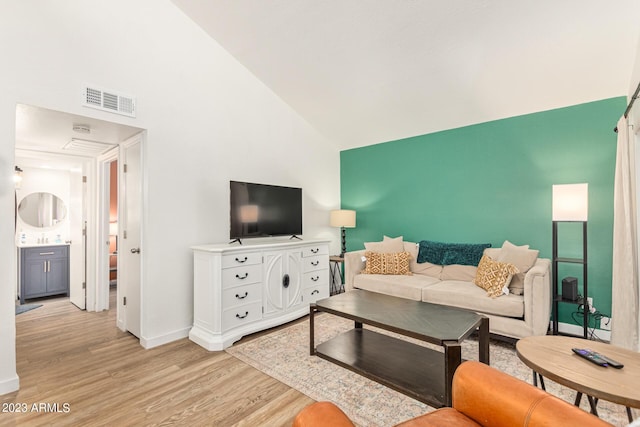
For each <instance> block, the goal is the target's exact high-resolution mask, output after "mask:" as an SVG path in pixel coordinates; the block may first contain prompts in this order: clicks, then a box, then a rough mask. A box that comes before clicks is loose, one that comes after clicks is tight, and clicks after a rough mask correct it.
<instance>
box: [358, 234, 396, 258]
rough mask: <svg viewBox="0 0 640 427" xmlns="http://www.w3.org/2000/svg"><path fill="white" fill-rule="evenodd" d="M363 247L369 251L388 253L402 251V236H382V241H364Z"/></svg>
mask: <svg viewBox="0 0 640 427" xmlns="http://www.w3.org/2000/svg"><path fill="white" fill-rule="evenodd" d="M364 248H365V250H367V251H371V252H377V253H382V254H390V253H397V252H402V251H404V244H403V242H402V236H400V237H396V238H395V239H392V238H390V237H387V236H384V240H382V242H365V243H364Z"/></svg>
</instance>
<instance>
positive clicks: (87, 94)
mask: <svg viewBox="0 0 640 427" xmlns="http://www.w3.org/2000/svg"><path fill="white" fill-rule="evenodd" d="M82 98H83V100H82V104H83V105H84V106H85V107H91V108H97V109H98V110H103V111H110V112H112V113H116V114H122V115H124V116H129V117H135V116H136V100H135V98H133V97H131V96H128V95H123V94H121V93H117V92H115V91H112V90H107V89H98V88H96V87H95V86H92V87H90V86H85V87H84V92H83V96H82Z"/></svg>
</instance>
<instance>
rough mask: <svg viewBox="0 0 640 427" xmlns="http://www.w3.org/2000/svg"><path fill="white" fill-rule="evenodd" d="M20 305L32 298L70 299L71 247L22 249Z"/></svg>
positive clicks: (40, 246)
mask: <svg viewBox="0 0 640 427" xmlns="http://www.w3.org/2000/svg"><path fill="white" fill-rule="evenodd" d="M19 272H20V278H19V279H20V304H24V301H25V300H27V299H31V298H39V297H46V296H51V295H69V245H66V244H65V245H49V246H47V245H36V246H23V247H21V248H20V259H19Z"/></svg>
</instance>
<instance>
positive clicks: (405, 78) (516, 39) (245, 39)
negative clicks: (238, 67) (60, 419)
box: [173, 0, 640, 148]
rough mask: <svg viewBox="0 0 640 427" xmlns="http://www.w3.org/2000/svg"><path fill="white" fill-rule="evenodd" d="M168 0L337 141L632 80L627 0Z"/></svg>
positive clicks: (624, 89)
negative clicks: (171, 0)
mask: <svg viewBox="0 0 640 427" xmlns="http://www.w3.org/2000/svg"><path fill="white" fill-rule="evenodd" d="M173 2H174V3H175V4H176V5H177V6H178V7H179V8H180V9H181V10H183V11H184V13H185V14H186V15H187V16H189V17H190V18H191V19H192V20H193V21H194V22H196V23H197V24H198V25H200V26H201V27H202V28H203V29H204V31H206V32H207V33H208V34H209V35H210V36H211V37H212V38H214V39H215V40H216V41H217V42H218V43H219V44H220V45H221V46H222V47H223V48H225V49H226V50H227V51H228V52H229V53H230V54H231V55H233V56H234V57H235V58H236V59H237V60H238V61H239V62H240V63H242V64H243V65H244V66H245V67H246V68H247V69H248V70H250V71H251V72H252V73H253V74H254V75H255V76H256V77H257V78H258V79H260V80H261V81H262V82H263V83H264V84H265V85H267V86H268V87H269V88H270V89H271V90H272V91H273V92H274V93H276V94H277V95H278V96H279V97H281V98H282V99H283V100H284V101H285V102H287V103H288V104H289V105H290V106H291V107H292V108H293V109H295V110H296V111H297V112H298V113H299V114H300V115H301V116H302V117H304V118H305V119H306V120H307V121H308V122H309V123H311V124H312V125H313V126H314V127H315V128H317V129H318V130H319V131H320V132H322V133H323V134H324V135H326V136H327V137H329V138H331V139H332V140H334V141H335V142H336V143H338V144H340V146H341V147H342V148H350V147H357V146H362V145H368V144H374V143H379V142H384V141H389V140H395V139H400V138H404V137H409V136H414V135H420V134H425V133H430V132H435V131H439V130H445V129H451V128H456V127H460V126H465V125H469V124H473V123H481V122H485V121H490V120H495V119H500V118H506V117H512V116H516V115H521V114H527V113H531V112H536V111H543V110H549V109H553V108H558V107H564V106H569V105H575V104H580V103H584V102H589V101H594V100H599V99H605V98H610V97H614V96H622V95H627V93H628V92H629V87H630V85H633V86H635V84H636V83H633V82H631V81H630V79H631V72H632V69H633V64H634V61H635V53H636V51H637V46H638V42H639V36H640V21H638V17H639V16H640V2H639V1H638V0H615V1H607V2H605V1H602V0H562V1H552V0H542V1H524V0H511V1H508V0H454V1H436V0H241V1H238V0H210V1H202V0H173ZM202 54H204V55H206V52H202ZM621 113H622V112H621Z"/></svg>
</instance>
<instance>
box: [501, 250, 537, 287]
mask: <svg viewBox="0 0 640 427" xmlns="http://www.w3.org/2000/svg"><path fill="white" fill-rule="evenodd" d="M538 254H539V251H537V250H533V249H529V245H524V246H516V245H514V244H513V243H511V242H509V241H508V240H505V241H504V243H503V244H502V249H500V251H499V252H498V253H497V255H496V256H494V257H492V258H493V259H495V260H496V261H500V262H509V263H511V264H513V265H515V266H516V267H517V268H518V270H519V272H518V273H516V274H515V275H514V276H513V278H512V279H511V283H509V292H511V293H514V294H516V295H522V294H523V293H524V276H525V274H526V273H527V271H529V269H530V268H531V267H532V266H533V264H535V263H536V260H537V259H538Z"/></svg>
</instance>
